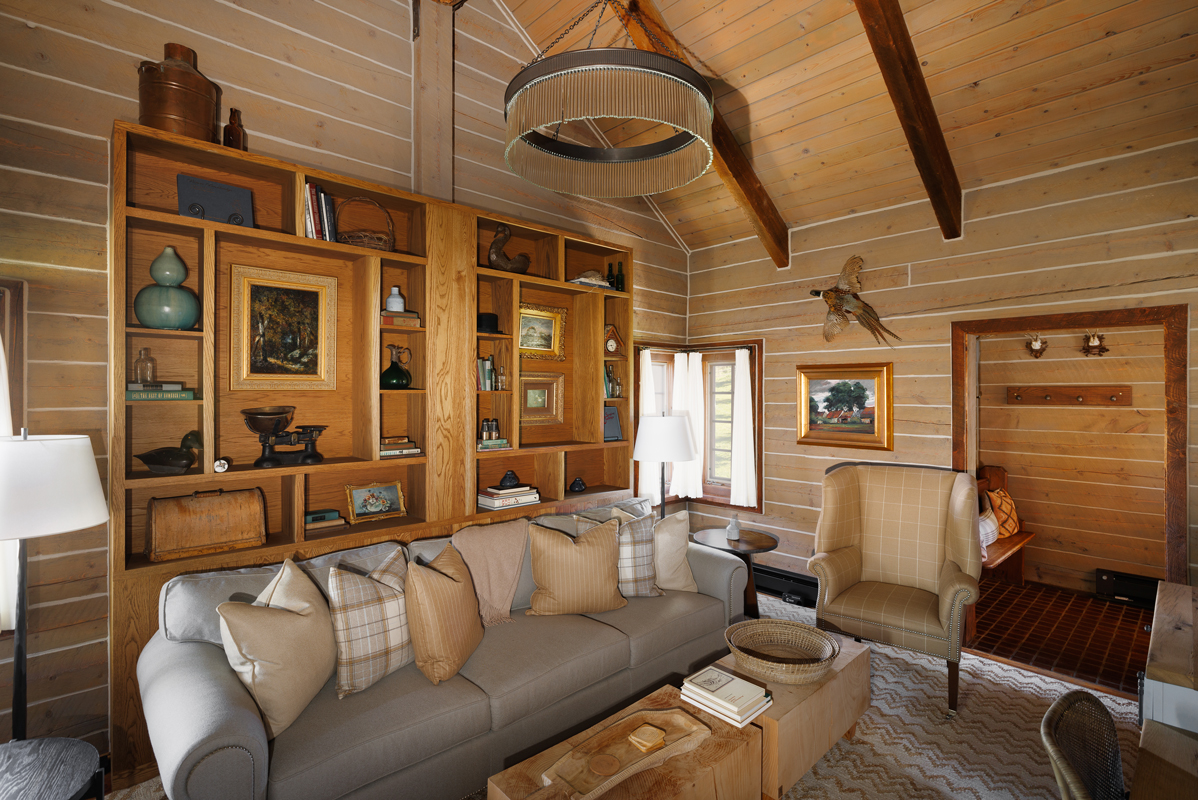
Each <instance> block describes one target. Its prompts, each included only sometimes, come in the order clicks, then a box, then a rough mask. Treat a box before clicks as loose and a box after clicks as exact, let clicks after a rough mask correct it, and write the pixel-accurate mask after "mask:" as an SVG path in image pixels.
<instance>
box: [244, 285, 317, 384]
mask: <svg viewBox="0 0 1198 800" xmlns="http://www.w3.org/2000/svg"><path fill="white" fill-rule="evenodd" d="M231 272H232V287H231V292H230V298H229V330H230V335H229V350H230V352H229V388H230V389H256V390H261V389H289V390H290V389H309V390H329V389H336V388H337V279H336V278H333V277H329V276H326V275H308V274H306V273H302V272H280V271H279V270H273V269H259V268H257V267H246V266H242V265H240V264H233V265H232V270H231Z"/></svg>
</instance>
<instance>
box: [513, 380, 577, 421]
mask: <svg viewBox="0 0 1198 800" xmlns="http://www.w3.org/2000/svg"><path fill="white" fill-rule="evenodd" d="M565 396H566V376H565V375H563V374H561V373H560V372H522V373H520V424H521V425H555V424H558V423H561V422H563V421H564V420H565Z"/></svg>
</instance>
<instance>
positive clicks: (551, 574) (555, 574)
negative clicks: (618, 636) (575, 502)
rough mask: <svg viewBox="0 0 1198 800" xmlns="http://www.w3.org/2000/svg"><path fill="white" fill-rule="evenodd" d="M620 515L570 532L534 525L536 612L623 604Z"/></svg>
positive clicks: (584, 611)
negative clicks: (574, 535) (573, 533)
mask: <svg viewBox="0 0 1198 800" xmlns="http://www.w3.org/2000/svg"><path fill="white" fill-rule="evenodd" d="M618 530H619V522H618V521H617V520H614V519H613V520H608V521H607V522H605V523H603V524H602V525H597V526H596V527H594V528H591V529H590V530H589V531H586V532H584V533H581V534H579V535H578V537H577V538H571V537H569V536H567V535H566V534H564V533H561V532H560V531H555V530H552V529H550V528H542V527H541V526H540V525H530V526H529V528H528V535H529V537H530V538H531V540H532V579H533V580H534V581H535V582H536V584H537V590H536V591H535V592H533V593H532V608H530V609H529V610H528V611H526V612H524V613H526V614H531V615H533V616H553V615H556V614H590V613H597V612H600V611H611V610H612V609H614V608H623V607H624V606H626V605H628V601H627V600H625V599H624V598H623V596H621V594H620V588H619V571H618V568H617V559H618V557H619V551H620V546H619V542H618V541H617V539H616V532H617V531H618Z"/></svg>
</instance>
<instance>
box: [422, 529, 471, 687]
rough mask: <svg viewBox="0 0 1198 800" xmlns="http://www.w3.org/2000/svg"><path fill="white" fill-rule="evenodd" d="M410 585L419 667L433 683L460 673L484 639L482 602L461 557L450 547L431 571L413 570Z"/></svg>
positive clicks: (432, 566)
mask: <svg viewBox="0 0 1198 800" xmlns="http://www.w3.org/2000/svg"><path fill="white" fill-rule="evenodd" d="M409 566H410V569H409V570H408V577H407V582H406V585H405V589H406V592H405V593H406V599H407V607H408V622H409V624H410V625H411V627H412V649H413V651H415V654H416V666H417V667H419V668H420V671H421V672H423V673H424V674H425V675H426V676H428V679H429V680H430V681H432V682H433V683H434V684H436V683H440V682H441V681H444V680H448V679H449V678H452V677H453V676H454V675H456V674H457V673H458V669H460V668H461V666H462V664H464V663H466V659H468V658H470V654H471V653H473V652H474V648H476V647H478V643H479V642H480V641H482V638H483V623H482V619H481V618H480V617H479V616H478V597H476V596H475V594H474V583H473V581H471V580H470V570H468V569H466V562H465V561H463V560H462V555H461V554H460V553H459V552H458V551H457V550H455V549H454V548H453V547H446V548H445V549H444V550H442V551H441V555H439V556H437V557H436V558H434V559H433V560H432V561H430V562H429V565H428V566H427V567H422V566H420V565H419V564H411V565H409Z"/></svg>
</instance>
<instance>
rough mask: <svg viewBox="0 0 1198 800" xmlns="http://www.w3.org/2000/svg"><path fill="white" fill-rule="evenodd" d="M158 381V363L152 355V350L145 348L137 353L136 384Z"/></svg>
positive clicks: (135, 363) (134, 377) (134, 375)
mask: <svg viewBox="0 0 1198 800" xmlns="http://www.w3.org/2000/svg"><path fill="white" fill-rule="evenodd" d="M157 381H158V362H157V361H155V360H154V357H153V356H152V355H150V348H148V347H143V348H141V349H140V350H138V351H137V360H136V361H134V362H133V382H134V383H156V382H157Z"/></svg>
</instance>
